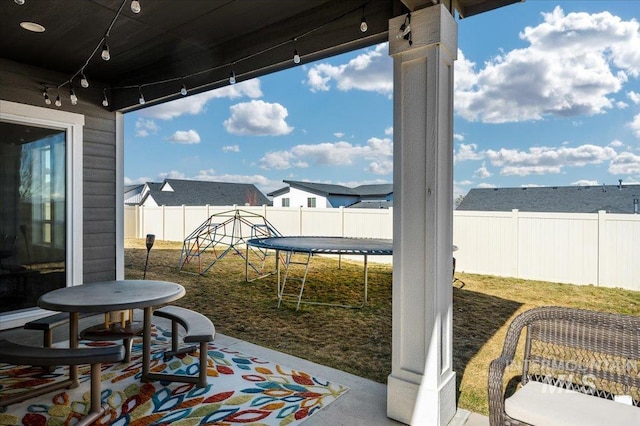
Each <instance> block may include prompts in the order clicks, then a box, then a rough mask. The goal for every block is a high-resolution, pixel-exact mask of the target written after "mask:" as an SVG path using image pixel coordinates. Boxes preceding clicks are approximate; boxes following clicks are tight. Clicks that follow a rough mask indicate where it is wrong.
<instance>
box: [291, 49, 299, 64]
mask: <svg viewBox="0 0 640 426" xmlns="http://www.w3.org/2000/svg"><path fill="white" fill-rule="evenodd" d="M293 62H294V63H296V64H299V63H300V55H298V49H296V50H294V51H293Z"/></svg>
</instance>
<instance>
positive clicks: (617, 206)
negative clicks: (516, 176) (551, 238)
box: [457, 185, 640, 213]
mask: <svg viewBox="0 0 640 426" xmlns="http://www.w3.org/2000/svg"><path fill="white" fill-rule="evenodd" d="M634 199H640V185H621V186H619V185H603V186H553V187H539V188H473V189H472V190H470V191H469V193H468V194H467V195H466V196H465V197H464V199H463V200H462V202H461V203H460V205H459V206H458V208H457V210H476V211H511V210H513V209H518V210H520V211H526V212H556V213H595V212H598V211H599V210H605V211H607V212H608V213H633V212H634V210H633V209H634V207H633V200H634Z"/></svg>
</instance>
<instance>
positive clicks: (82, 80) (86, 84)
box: [80, 68, 89, 89]
mask: <svg viewBox="0 0 640 426" xmlns="http://www.w3.org/2000/svg"><path fill="white" fill-rule="evenodd" d="M80 77H81V78H80V86H82V87H84V88H85V89H86V88H87V87H89V80H87V76H86V75H84V68H83V69H82V71H81V72H80Z"/></svg>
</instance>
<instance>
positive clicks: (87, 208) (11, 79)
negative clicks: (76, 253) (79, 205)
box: [0, 59, 117, 283]
mask: <svg viewBox="0 0 640 426" xmlns="http://www.w3.org/2000/svg"><path fill="white" fill-rule="evenodd" d="M69 77H70V76H69V75H61V74H58V73H52V72H49V71H46V70H42V69H39V68H34V67H29V66H25V65H22V64H18V63H16V62H12V61H7V60H5V59H0V99H2V100H5V101H12V102H18V103H22V104H27V105H34V106H38V107H43V108H52V109H53V108H55V109H58V110H62V111H68V112H73V113H76V114H83V115H84V117H85V125H84V127H83V163H84V164H83V228H84V229H83V258H84V261H83V281H84V282H85V283H86V282H94V281H101V280H112V279H115V278H116V221H115V218H116V205H117V203H116V113H115V112H109V111H107V110H106V109H104V108H103V107H102V105H101V101H102V90H101V88H99V87H98V86H99V83H98V82H92V86H91V87H90V88H88V89H80V88H79V89H77V94H78V98H79V100H78V104H77V105H71V103H70V101H69V99H68V96H65V94H64V89H63V90H61V93H60V97H61V99H62V106H61V107H60V108H57V107H55V106H53V105H50V106H47V105H45V104H44V101H43V98H42V85H41V83H42V82H50V83H60V82H63V81H65V80H67V79H68V78H69ZM52 94H53V98H54V99H55V96H56V92H55V90H54V91H50V96H51V95H52Z"/></svg>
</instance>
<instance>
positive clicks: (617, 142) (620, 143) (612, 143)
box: [609, 139, 624, 148]
mask: <svg viewBox="0 0 640 426" xmlns="http://www.w3.org/2000/svg"><path fill="white" fill-rule="evenodd" d="M623 145H624V144H623V143H622V142H620V141H619V140H617V139H616V140H613V141H611V143H609V146H612V147H614V148H619V147H621V146H623Z"/></svg>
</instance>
